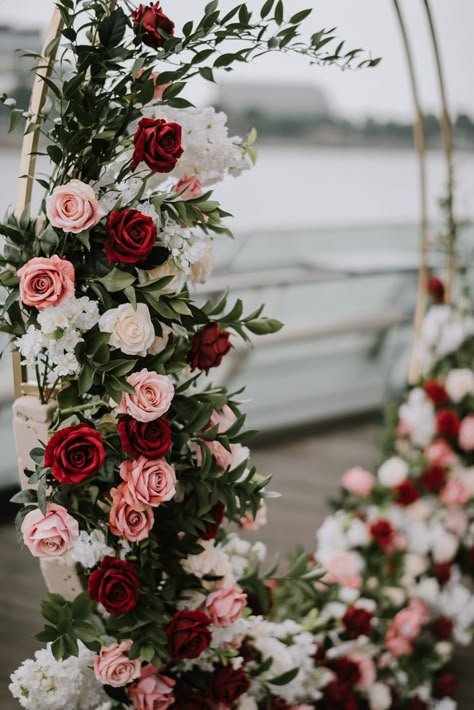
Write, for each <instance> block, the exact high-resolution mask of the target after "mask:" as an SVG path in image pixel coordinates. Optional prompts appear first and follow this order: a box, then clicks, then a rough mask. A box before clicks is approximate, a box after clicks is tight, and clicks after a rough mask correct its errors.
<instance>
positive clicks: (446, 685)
mask: <svg viewBox="0 0 474 710" xmlns="http://www.w3.org/2000/svg"><path fill="white" fill-rule="evenodd" d="M455 692H456V677H455V676H454V675H453V674H452V673H441V675H439V676H438V677H437V678H435V679H434V682H433V698H437V699H438V700H441V698H446V697H449V698H452V697H453V696H454V694H455Z"/></svg>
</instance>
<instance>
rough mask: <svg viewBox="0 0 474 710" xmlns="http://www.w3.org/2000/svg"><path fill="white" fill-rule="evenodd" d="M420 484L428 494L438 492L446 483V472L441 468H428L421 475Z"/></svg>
mask: <svg viewBox="0 0 474 710" xmlns="http://www.w3.org/2000/svg"><path fill="white" fill-rule="evenodd" d="M421 482H422V484H423V486H424V488H426V490H427V491H429V492H430V493H434V492H435V491H439V489H440V488H441V486H443V485H444V484H445V482H446V471H445V470H444V468H443V467H442V466H436V465H434V466H430V467H429V468H427V469H426V471H423V473H422V474H421Z"/></svg>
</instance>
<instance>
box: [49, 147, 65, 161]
mask: <svg viewBox="0 0 474 710" xmlns="http://www.w3.org/2000/svg"><path fill="white" fill-rule="evenodd" d="M46 151H47V153H48V155H49V157H50V158H51V160H52V161H53V163H56V165H59V164H60V162H61V160H62V159H63V152H62V150H61V148H60V147H59V146H57V145H54V144H52V145H48V147H47V148H46Z"/></svg>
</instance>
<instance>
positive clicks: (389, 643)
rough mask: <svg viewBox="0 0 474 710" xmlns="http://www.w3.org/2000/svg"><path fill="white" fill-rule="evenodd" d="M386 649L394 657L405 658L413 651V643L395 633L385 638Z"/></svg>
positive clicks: (388, 634)
mask: <svg viewBox="0 0 474 710" xmlns="http://www.w3.org/2000/svg"><path fill="white" fill-rule="evenodd" d="M385 648H386V649H387V651H390V653H391V654H392V655H394V656H397V658H398V657H399V656H405V655H408V654H409V653H411V652H412V651H413V645H412V643H411V641H408V640H407V639H406V638H403V636H397V635H396V634H394V633H387V636H386V638H385Z"/></svg>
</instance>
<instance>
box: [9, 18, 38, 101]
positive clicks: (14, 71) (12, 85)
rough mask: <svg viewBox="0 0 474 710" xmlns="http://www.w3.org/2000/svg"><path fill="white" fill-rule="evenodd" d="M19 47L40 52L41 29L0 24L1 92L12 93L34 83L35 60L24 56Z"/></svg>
mask: <svg viewBox="0 0 474 710" xmlns="http://www.w3.org/2000/svg"><path fill="white" fill-rule="evenodd" d="M17 49H19V50H25V51H27V52H39V51H40V49H41V31H40V30H39V29H37V28H31V29H23V28H19V27H10V26H8V25H0V92H3V91H6V92H7V93H11V92H13V91H15V90H16V89H19V88H27V87H29V86H31V84H32V80H33V75H32V73H31V71H30V70H31V67H32V66H33V64H34V61H33V60H32V59H28V58H22V57H21V56H20V55H21V52H17V51H16V50H17Z"/></svg>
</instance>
